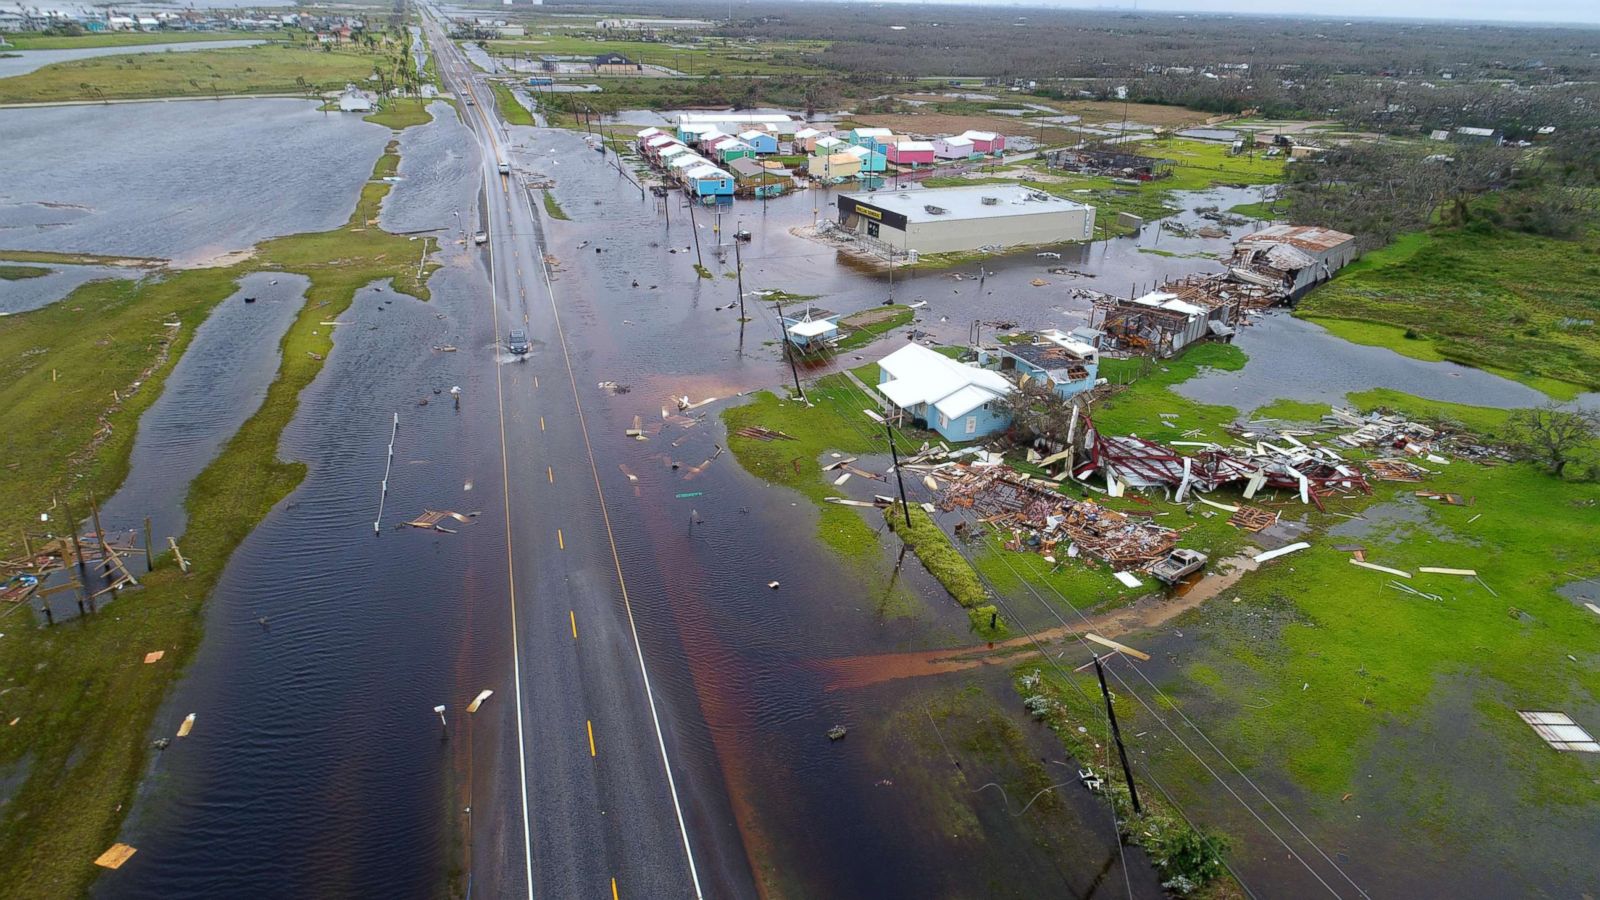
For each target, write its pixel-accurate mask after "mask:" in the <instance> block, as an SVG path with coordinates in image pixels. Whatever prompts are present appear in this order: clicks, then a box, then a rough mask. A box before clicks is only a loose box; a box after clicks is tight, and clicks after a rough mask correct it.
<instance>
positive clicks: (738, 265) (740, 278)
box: [733, 233, 744, 323]
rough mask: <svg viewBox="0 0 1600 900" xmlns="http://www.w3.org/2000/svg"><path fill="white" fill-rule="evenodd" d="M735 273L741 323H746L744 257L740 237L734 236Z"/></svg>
mask: <svg viewBox="0 0 1600 900" xmlns="http://www.w3.org/2000/svg"><path fill="white" fill-rule="evenodd" d="M733 271H734V273H735V276H736V278H737V281H736V283H737V284H738V285H739V321H740V322H741V323H742V322H744V257H743V256H742V255H740V253H739V235H738V234H737V233H736V234H734V236H733Z"/></svg>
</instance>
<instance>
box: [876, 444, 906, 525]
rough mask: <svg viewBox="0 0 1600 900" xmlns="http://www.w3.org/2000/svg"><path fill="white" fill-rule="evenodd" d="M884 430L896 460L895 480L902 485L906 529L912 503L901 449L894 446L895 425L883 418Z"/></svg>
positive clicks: (890, 453)
mask: <svg viewBox="0 0 1600 900" xmlns="http://www.w3.org/2000/svg"><path fill="white" fill-rule="evenodd" d="M883 430H884V431H885V432H887V433H888V435H889V458H890V459H892V460H894V480H895V482H896V483H897V484H899V485H900V509H901V511H902V512H904V513H905V514H906V529H907V530H910V528H911V504H909V503H907V502H906V480H905V479H904V478H902V477H901V476H900V451H898V450H896V449H895V447H894V426H892V425H890V424H889V420H888V419H884V420H883Z"/></svg>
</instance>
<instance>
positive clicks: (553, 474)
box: [544, 466, 556, 484]
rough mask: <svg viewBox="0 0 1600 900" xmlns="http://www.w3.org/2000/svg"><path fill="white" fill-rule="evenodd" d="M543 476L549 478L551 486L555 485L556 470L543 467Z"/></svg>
mask: <svg viewBox="0 0 1600 900" xmlns="http://www.w3.org/2000/svg"><path fill="white" fill-rule="evenodd" d="M544 474H545V475H547V476H549V478H550V483H551V484H555V483H556V470H555V469H554V468H552V467H550V466H545V467H544Z"/></svg>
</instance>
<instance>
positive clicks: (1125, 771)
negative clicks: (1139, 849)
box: [1094, 653, 1144, 816]
mask: <svg viewBox="0 0 1600 900" xmlns="http://www.w3.org/2000/svg"><path fill="white" fill-rule="evenodd" d="M1094 674H1095V677H1097V678H1099V679H1100V693H1101V694H1104V695H1105V698H1106V718H1108V719H1110V720H1111V739H1112V740H1114V741H1116V742H1117V756H1119V757H1121V758H1122V777H1123V778H1125V779H1127V782H1128V798H1129V799H1130V800H1132V801H1133V814H1134V815H1136V816H1142V815H1144V810H1143V809H1142V808H1141V807H1140V806H1139V789H1138V788H1136V787H1134V784H1133V768H1132V767H1131V766H1129V765H1128V749H1127V748H1126V747H1124V746H1122V729H1120V728H1118V727H1117V711H1116V709H1115V708H1113V707H1112V705H1111V691H1110V690H1108V689H1107V688H1106V670H1105V668H1104V667H1103V666H1101V665H1100V654H1098V653H1096V654H1095V655H1094Z"/></svg>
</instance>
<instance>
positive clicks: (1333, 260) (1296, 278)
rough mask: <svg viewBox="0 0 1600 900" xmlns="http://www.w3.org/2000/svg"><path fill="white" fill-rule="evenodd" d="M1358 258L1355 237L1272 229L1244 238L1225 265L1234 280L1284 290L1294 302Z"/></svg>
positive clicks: (1311, 228)
mask: <svg viewBox="0 0 1600 900" xmlns="http://www.w3.org/2000/svg"><path fill="white" fill-rule="evenodd" d="M1355 258H1356V239H1355V237H1354V236H1353V235H1348V234H1345V233H1344V232H1342V231H1334V230H1333V229H1332V228H1322V227H1320V226H1315V225H1272V226H1269V227H1267V228H1263V229H1262V230H1260V231H1257V232H1255V233H1254V234H1247V235H1245V236H1244V237H1242V238H1240V239H1239V240H1238V242H1237V243H1235V244H1234V249H1233V254H1232V255H1231V256H1229V257H1228V258H1227V259H1225V260H1223V264H1224V265H1226V266H1227V267H1228V273H1229V275H1230V276H1232V277H1233V278H1234V279H1236V280H1238V281H1241V282H1246V283H1250V284H1257V285H1260V286H1262V287H1267V288H1275V289H1278V290H1282V291H1283V292H1284V293H1285V294H1286V295H1287V299H1288V300H1289V301H1290V302H1293V301H1295V300H1298V299H1300V297H1301V296H1302V295H1303V294H1305V292H1306V291H1308V290H1310V289H1311V288H1313V287H1315V286H1316V285H1318V284H1320V283H1322V282H1324V281H1327V280H1328V279H1329V278H1332V277H1333V273H1335V272H1337V271H1339V270H1340V269H1342V268H1344V267H1345V266H1346V265H1349V263H1350V262H1351V261H1352V260H1354V259H1355Z"/></svg>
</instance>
